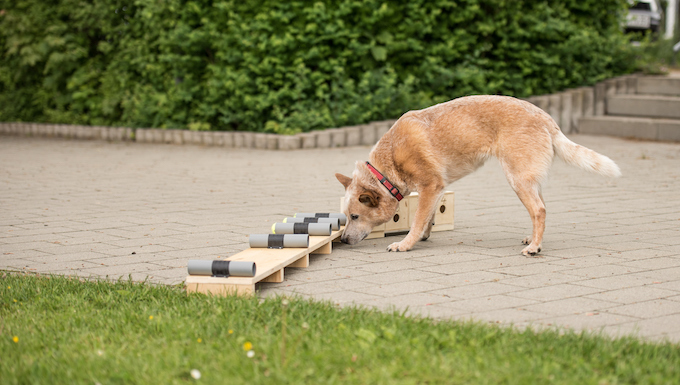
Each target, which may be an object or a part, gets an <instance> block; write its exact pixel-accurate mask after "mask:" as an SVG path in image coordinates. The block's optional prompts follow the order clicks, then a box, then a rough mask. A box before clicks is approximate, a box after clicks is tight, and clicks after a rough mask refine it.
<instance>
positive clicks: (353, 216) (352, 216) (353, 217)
mask: <svg viewBox="0 0 680 385" xmlns="http://www.w3.org/2000/svg"><path fill="white" fill-rule="evenodd" d="M349 218H350V219H351V220H353V221H356V220H357V219H359V216H358V215H356V214H350V215H349Z"/></svg>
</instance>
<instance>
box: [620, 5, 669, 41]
mask: <svg viewBox="0 0 680 385" xmlns="http://www.w3.org/2000/svg"><path fill="white" fill-rule="evenodd" d="M629 2H630V8H629V10H628V17H627V19H626V32H635V31H652V32H654V33H656V32H659V26H660V25H661V16H662V15H661V8H660V7H659V4H657V2H656V0H636V1H632V0H629Z"/></svg>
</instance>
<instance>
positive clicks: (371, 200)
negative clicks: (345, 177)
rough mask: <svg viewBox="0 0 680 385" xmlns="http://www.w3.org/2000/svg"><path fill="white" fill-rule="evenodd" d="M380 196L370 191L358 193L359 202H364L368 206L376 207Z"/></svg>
mask: <svg viewBox="0 0 680 385" xmlns="http://www.w3.org/2000/svg"><path fill="white" fill-rule="evenodd" d="M379 201H380V197H379V196H378V195H375V194H374V193H373V192H371V191H364V192H363V193H361V195H359V202H361V203H363V204H365V205H366V206H368V207H378V203H379Z"/></svg>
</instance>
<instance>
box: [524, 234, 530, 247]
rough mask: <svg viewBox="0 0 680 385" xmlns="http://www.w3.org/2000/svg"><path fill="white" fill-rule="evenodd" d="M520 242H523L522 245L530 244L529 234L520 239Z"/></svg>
mask: <svg viewBox="0 0 680 385" xmlns="http://www.w3.org/2000/svg"><path fill="white" fill-rule="evenodd" d="M522 244H523V245H529V244H531V235H530V236H528V237H526V238H524V239H522Z"/></svg>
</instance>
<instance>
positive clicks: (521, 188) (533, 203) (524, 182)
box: [501, 160, 547, 256]
mask: <svg viewBox="0 0 680 385" xmlns="http://www.w3.org/2000/svg"><path fill="white" fill-rule="evenodd" d="M501 165H502V166H503V170H504V171H505V176H506V178H507V179H508V182H509V183H510V187H512V189H513V190H514V191H515V193H516V194H517V196H518V197H519V200H520V201H522V204H524V207H526V209H527V211H528V212H529V216H530V217H531V224H532V232H531V236H530V237H527V238H525V239H524V241H523V242H522V243H524V244H526V245H527V247H525V248H524V250H522V254H524V255H526V256H530V255H536V254H538V252H540V251H541V242H543V233H544V231H545V217H546V211H545V203H544V201H543V196H542V195H541V183H540V182H541V180H542V179H543V178H544V176H545V174H547V167H541V166H540V165H537V164H534V165H532V166H534V167H526V169H523V170H522V171H521V172H520V173H519V174H517V173H515V172H513V171H514V170H517V168H513V167H512V165H510V164H508V163H507V162H504V161H503V160H501ZM525 166H527V164H525ZM528 170H532V171H534V172H527V171H528Z"/></svg>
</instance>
